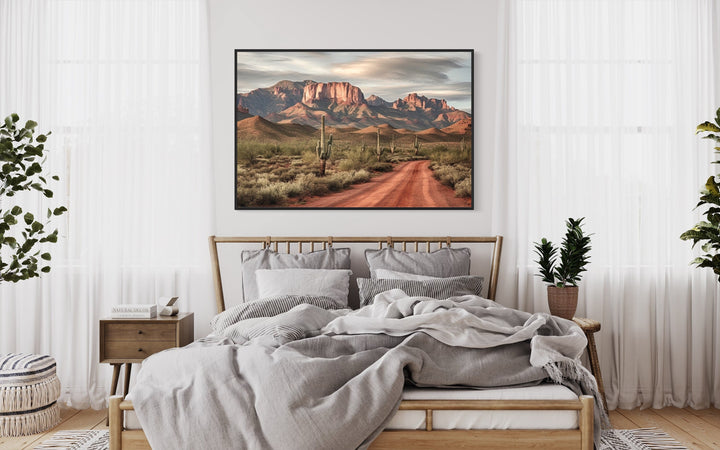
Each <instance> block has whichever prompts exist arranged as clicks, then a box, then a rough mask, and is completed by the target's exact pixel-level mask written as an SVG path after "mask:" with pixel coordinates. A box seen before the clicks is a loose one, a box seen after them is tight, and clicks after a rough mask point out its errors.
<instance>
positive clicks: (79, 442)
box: [35, 430, 110, 450]
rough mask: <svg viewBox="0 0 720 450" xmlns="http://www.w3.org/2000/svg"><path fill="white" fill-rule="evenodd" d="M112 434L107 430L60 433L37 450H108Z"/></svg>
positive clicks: (37, 447)
mask: <svg viewBox="0 0 720 450" xmlns="http://www.w3.org/2000/svg"><path fill="white" fill-rule="evenodd" d="M109 447H110V433H109V432H108V431H107V430H67V431H58V432H57V433H55V434H53V436H52V438H50V439H48V440H47V441H45V442H43V443H42V444H40V445H38V446H36V447H35V448H36V449H43V450H47V449H56V450H57V449H68V450H107V449H108V448H109Z"/></svg>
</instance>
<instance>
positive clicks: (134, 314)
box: [110, 303, 157, 319]
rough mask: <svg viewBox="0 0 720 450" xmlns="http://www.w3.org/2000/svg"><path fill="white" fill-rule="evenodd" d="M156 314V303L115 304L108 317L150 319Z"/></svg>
mask: <svg viewBox="0 0 720 450" xmlns="http://www.w3.org/2000/svg"><path fill="white" fill-rule="evenodd" d="M155 316H157V305H155V304H154V303H153V304H150V303H149V304H146V305H115V306H113V307H112V311H111V312H110V317H111V318H113V319H152V318H153V317H155Z"/></svg>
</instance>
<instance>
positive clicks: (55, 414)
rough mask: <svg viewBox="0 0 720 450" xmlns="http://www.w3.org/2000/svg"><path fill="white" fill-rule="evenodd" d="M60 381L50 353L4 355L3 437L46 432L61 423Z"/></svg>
mask: <svg viewBox="0 0 720 450" xmlns="http://www.w3.org/2000/svg"><path fill="white" fill-rule="evenodd" d="M58 397H60V380H58V377H57V375H56V373H55V359H53V358H52V357H50V356H47V355H32V354H27V353H20V354H16V353H10V354H8V355H3V356H0V437H8V436H26V435H28V434H36V433H41V432H43V431H46V430H48V429H50V428H52V427H54V426H55V425H57V424H58V423H59V422H60V411H59V410H58V405H57V399H58Z"/></svg>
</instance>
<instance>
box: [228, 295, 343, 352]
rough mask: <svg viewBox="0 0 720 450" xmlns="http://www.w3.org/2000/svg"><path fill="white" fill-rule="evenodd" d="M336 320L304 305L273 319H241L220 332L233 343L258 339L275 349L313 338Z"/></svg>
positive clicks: (323, 311) (336, 315)
mask: <svg viewBox="0 0 720 450" xmlns="http://www.w3.org/2000/svg"><path fill="white" fill-rule="evenodd" d="M337 317H338V313H337V312H334V311H329V310H327V309H325V308H320V307H318V306H315V305H310V304H307V303H306V304H302V305H298V306H296V307H294V308H293V309H291V310H290V311H288V312H285V313H282V314H278V315H276V316H273V317H258V318H254V319H245V320H241V321H239V322H238V323H236V324H233V325H230V326H229V327H227V328H225V329H224V330H222V331H221V332H220V333H222V335H223V336H225V337H229V338H230V339H232V340H233V341H234V342H235V343H236V344H244V343H245V342H247V341H250V340H255V339H261V340H262V342H263V343H264V344H265V345H273V346H278V345H283V344H286V343H288V342H291V341H296V340H298V339H303V338H305V337H308V336H314V335H317V334H318V333H319V331H320V329H321V328H322V327H324V326H325V325H327V323H328V322H330V321H331V320H333V319H335V318H337Z"/></svg>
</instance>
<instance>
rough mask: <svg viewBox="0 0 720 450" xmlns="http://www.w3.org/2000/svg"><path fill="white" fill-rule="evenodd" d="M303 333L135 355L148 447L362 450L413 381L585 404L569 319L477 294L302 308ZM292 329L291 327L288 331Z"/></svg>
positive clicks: (137, 399)
mask: <svg viewBox="0 0 720 450" xmlns="http://www.w3.org/2000/svg"><path fill="white" fill-rule="evenodd" d="M308 314H310V315H316V319H317V318H322V319H319V320H315V321H312V322H313V323H314V328H317V327H318V322H320V323H324V326H322V328H321V329H319V330H318V329H314V330H307V331H308V333H307V334H308V335H313V336H312V337H308V338H304V339H300V340H296V341H292V342H289V343H285V344H283V345H273V344H272V340H269V341H268V340H266V339H265V340H264V339H262V338H258V339H253V340H251V341H249V342H246V343H245V344H243V345H237V344H234V343H232V341H230V340H229V339H227V338H225V339H203V340H200V341H198V342H196V343H193V344H191V345H189V346H187V347H185V348H182V349H172V350H167V351H164V352H161V353H158V354H155V355H153V356H151V357H150V358H148V359H147V360H145V362H144V363H143V367H142V369H141V371H140V372H139V374H138V379H137V382H136V385H135V387H134V388H133V390H132V391H131V399H132V400H133V403H134V406H135V410H136V412H137V416H138V419H139V421H140V424H141V425H142V427H143V430H144V431H145V434H146V435H147V438H148V441H149V443H150V445H151V446H152V447H153V448H154V449H160V450H162V449H180V448H187V449H200V448H207V449H220V448H222V449H225V448H244V449H308V450H310V449H313V450H315V449H328V450H331V449H332V450H337V449H355V448H366V447H367V446H368V445H369V444H370V443H371V442H372V440H373V439H374V438H375V437H376V436H377V435H378V434H379V433H380V432H381V431H382V430H383V427H384V426H385V424H386V423H387V422H388V421H389V419H390V418H391V417H392V416H393V415H394V414H395V412H396V410H397V408H398V405H399V403H400V400H401V397H402V390H403V386H404V385H405V383H406V380H407V381H408V382H410V383H413V384H415V385H418V386H474V387H479V388H492V387H501V386H502V387H506V386H526V385H531V384H537V383H540V382H542V381H543V380H547V379H552V380H553V381H555V382H560V383H563V384H565V385H567V386H569V387H571V388H572V389H574V390H575V391H576V392H578V393H580V392H582V393H586V394H593V395H595V398H596V414H595V416H596V420H595V422H596V435H598V433H597V432H599V430H600V425H601V422H602V421H603V419H605V417H604V412H603V411H602V408H600V407H598V405H599V396H598V395H597V387H596V385H595V382H594V379H593V378H592V376H591V375H590V374H589V372H588V371H587V370H586V369H584V368H583V367H582V366H581V365H580V363H579V360H578V359H577V358H578V357H579V356H580V354H581V353H582V351H583V349H584V347H585V345H586V340H585V337H584V335H583V333H582V331H581V330H580V328H579V327H577V325H575V324H574V323H573V322H571V321H568V320H563V319H558V318H555V317H552V316H549V315H548V314H529V313H526V312H522V311H518V310H514V309H510V308H505V307H503V306H501V305H498V304H497V303H495V302H492V301H490V300H486V299H483V298H480V297H476V296H463V297H455V298H451V299H448V300H433V299H427V298H422V297H407V296H406V295H404V293H402V291H397V290H395V291H388V292H386V293H383V294H380V295H378V296H377V297H376V298H375V302H374V304H372V305H370V306H367V307H365V308H362V309H360V310H357V311H347V310H344V311H330V312H328V311H326V310H322V309H321V308H318V307H315V306H312V305H301V306H297V307H295V308H293V309H292V310H290V311H288V312H286V313H284V314H280V315H279V316H277V317H278V320H279V321H281V322H283V323H287V321H288V319H289V318H292V317H293V315H297V317H304V318H305V319H307V317H308ZM298 325H301V324H298Z"/></svg>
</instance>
